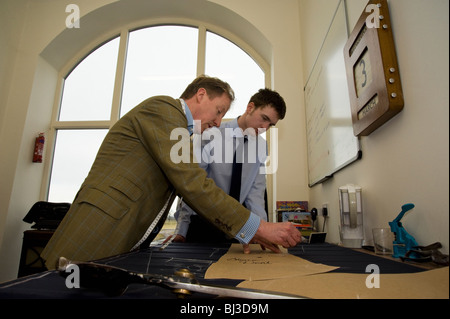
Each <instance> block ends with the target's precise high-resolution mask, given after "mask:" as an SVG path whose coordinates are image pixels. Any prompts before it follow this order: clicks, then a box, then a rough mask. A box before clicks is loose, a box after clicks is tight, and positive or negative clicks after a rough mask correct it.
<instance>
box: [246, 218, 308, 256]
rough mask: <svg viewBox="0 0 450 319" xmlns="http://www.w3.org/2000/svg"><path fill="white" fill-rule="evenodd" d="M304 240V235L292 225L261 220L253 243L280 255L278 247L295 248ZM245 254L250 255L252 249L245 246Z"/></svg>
mask: <svg viewBox="0 0 450 319" xmlns="http://www.w3.org/2000/svg"><path fill="white" fill-rule="evenodd" d="M301 240H302V234H301V233H300V232H299V231H298V230H297V228H295V227H294V226H293V225H292V224H291V223H289V222H285V223H268V222H266V221H264V220H261V223H260V224H259V228H258V230H257V231H256V234H255V236H254V237H253V239H252V240H251V243H256V244H260V245H261V247H263V249H264V248H267V249H270V250H272V251H273V252H276V253H280V252H281V251H280V249H279V248H278V245H281V246H283V247H284V248H289V247H294V246H296V245H297V244H298V243H299V242H301ZM244 253H250V249H249V248H248V247H247V251H246V247H245V246H244Z"/></svg>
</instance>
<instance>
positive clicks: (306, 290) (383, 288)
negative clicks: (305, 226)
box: [238, 267, 449, 299]
mask: <svg viewBox="0 0 450 319" xmlns="http://www.w3.org/2000/svg"><path fill="white" fill-rule="evenodd" d="M371 275H372V274H371V273H368V274H347V273H329V274H316V275H311V276H295V277H290V278H278V279H274V280H260V281H244V282H242V283H240V284H239V285H238V287H242V288H251V289H262V290H270V291H276V292H283V293H289V294H294V295H299V296H304V297H308V298H315V299H448V298H449V268H448V267H445V268H440V269H434V270H429V271H424V272H419V273H408V274H384V275H383V274H381V275H380V278H379V279H380V280H379V288H376V287H373V288H368V286H367V285H366V280H368V281H369V287H370V286H373V285H374V284H375V280H374V278H373V277H369V276H371Z"/></svg>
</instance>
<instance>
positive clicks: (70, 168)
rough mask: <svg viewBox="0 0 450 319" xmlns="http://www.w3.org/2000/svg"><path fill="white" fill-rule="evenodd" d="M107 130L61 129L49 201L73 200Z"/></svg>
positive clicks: (58, 132)
mask: <svg viewBox="0 0 450 319" xmlns="http://www.w3.org/2000/svg"><path fill="white" fill-rule="evenodd" d="M107 132H108V130H105V129H98V130H58V131H57V137H56V144H55V154H54V157H53V168H52V173H51V179H50V189H49V194H48V201H50V202H69V203H71V202H72V201H73V199H74V197H75V195H76V193H77V192H78V190H79V188H80V186H81V184H82V183H83V181H84V179H85V178H86V177H87V175H88V173H89V170H90V169H91V166H92V163H93V162H94V160H95V157H96V155H97V152H98V149H99V148H100V145H101V143H102V141H103V139H104V138H105V136H106V133H107Z"/></svg>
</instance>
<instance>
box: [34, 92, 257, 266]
mask: <svg viewBox="0 0 450 319" xmlns="http://www.w3.org/2000/svg"><path fill="white" fill-rule="evenodd" d="M186 126H187V120H186V116H185V114H184V112H183V109H182V107H181V103H180V101H179V100H175V99H173V98H170V97H167V96H158V97H153V98H149V99H147V100H145V101H144V102H142V103H141V104H139V105H138V106H136V107H135V108H134V109H133V110H131V111H130V112H129V113H127V114H126V115H125V116H123V117H122V118H121V119H120V120H119V121H118V122H117V123H116V124H115V125H114V126H113V127H112V128H111V129H110V131H109V132H108V134H107V136H106V137H105V140H104V141H103V143H102V145H101V147H100V149H99V152H98V154H97V157H96V159H95V161H94V164H93V165H92V168H91V170H90V172H89V175H88V176H87V178H86V179H85V181H84V183H83V184H82V186H81V188H80V190H79V192H78V193H77V196H76V197H75V200H74V202H73V203H72V206H71V208H70V210H69V211H68V212H67V214H66V216H65V218H64V219H63V221H62V222H61V224H60V226H59V227H58V228H57V230H56V231H55V234H54V235H53V236H52V238H51V240H50V241H49V243H48V244H47V246H46V247H45V249H44V251H43V252H42V254H41V256H42V257H43V258H44V260H46V265H47V267H48V268H49V269H53V268H54V267H55V265H56V262H57V260H58V259H59V257H61V256H64V257H66V258H69V259H71V260H80V261H87V260H95V259H99V258H103V257H107V256H112V255H116V254H120V253H124V252H128V251H130V249H132V247H133V246H134V245H135V244H136V243H137V242H138V241H139V240H140V239H141V238H142V236H143V235H144V233H145V232H146V230H147V229H148V227H149V225H150V224H151V223H152V222H153V221H154V219H155V217H156V216H157V214H158V212H160V211H161V210H162V208H163V207H164V205H168V207H170V205H171V203H172V201H173V199H174V194H177V195H179V196H182V197H183V198H184V201H185V202H186V203H187V204H188V205H189V206H190V207H192V208H193V209H194V210H195V211H196V212H197V213H198V214H200V215H202V216H204V217H205V218H207V219H208V220H209V221H210V222H211V223H213V224H214V225H215V226H217V227H218V228H219V229H220V230H222V231H223V232H225V233H227V234H228V235H230V236H232V237H234V236H235V235H236V233H237V232H238V231H239V230H240V229H241V228H242V226H243V225H244V224H245V222H246V221H247V220H248V218H249V214H250V212H249V211H248V210H247V209H245V208H244V207H243V206H241V205H240V204H239V203H238V202H237V201H236V200H234V199H233V198H231V197H229V196H228V195H227V194H226V193H225V192H223V191H222V190H221V189H220V188H218V187H217V186H216V185H215V184H214V182H213V181H212V180H211V179H209V178H207V176H206V172H205V171H204V170H203V169H201V168H200V167H199V166H198V164H196V163H194V162H193V161H192V160H191V161H190V162H189V163H183V162H181V163H178V164H176V163H174V162H173V161H172V160H171V158H170V151H171V148H172V146H174V145H175V144H177V143H180V141H179V140H170V134H171V132H172V130H173V129H176V128H186ZM188 143H189V149H190V154H191V155H192V154H193V151H192V143H190V141H189V142H188ZM171 194H172V198H170V197H171ZM167 211H168V209H167ZM167 211H166V212H165V215H167ZM163 219H165V216H164V217H163ZM153 236H156V234H153Z"/></svg>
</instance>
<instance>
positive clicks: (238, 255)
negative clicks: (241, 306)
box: [205, 244, 338, 280]
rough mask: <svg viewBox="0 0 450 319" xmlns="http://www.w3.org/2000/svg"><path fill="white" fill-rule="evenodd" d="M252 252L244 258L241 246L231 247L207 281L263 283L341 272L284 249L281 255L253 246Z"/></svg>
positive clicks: (209, 274) (206, 275)
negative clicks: (259, 281) (292, 277)
mask: <svg viewBox="0 0 450 319" xmlns="http://www.w3.org/2000/svg"><path fill="white" fill-rule="evenodd" d="M250 248H251V253H250V254H244V253H243V249H242V245H241V244H233V245H231V247H230V249H229V250H228V252H227V253H226V254H225V255H223V256H222V257H221V258H220V259H219V260H218V261H217V262H216V263H214V264H212V265H211V266H210V267H209V268H208V270H207V271H206V274H205V279H214V278H227V279H243V280H263V279H274V278H284V277H291V276H299V275H311V274H317V273H323V272H327V271H331V270H334V269H336V268H338V267H332V266H327V265H323V264H316V263H312V262H310V261H307V260H304V259H302V258H300V257H296V256H294V255H291V254H289V253H288V252H287V250H286V249H284V248H281V250H282V253H281V254H276V253H274V252H272V251H269V250H262V249H261V247H260V246H259V245H250Z"/></svg>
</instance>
